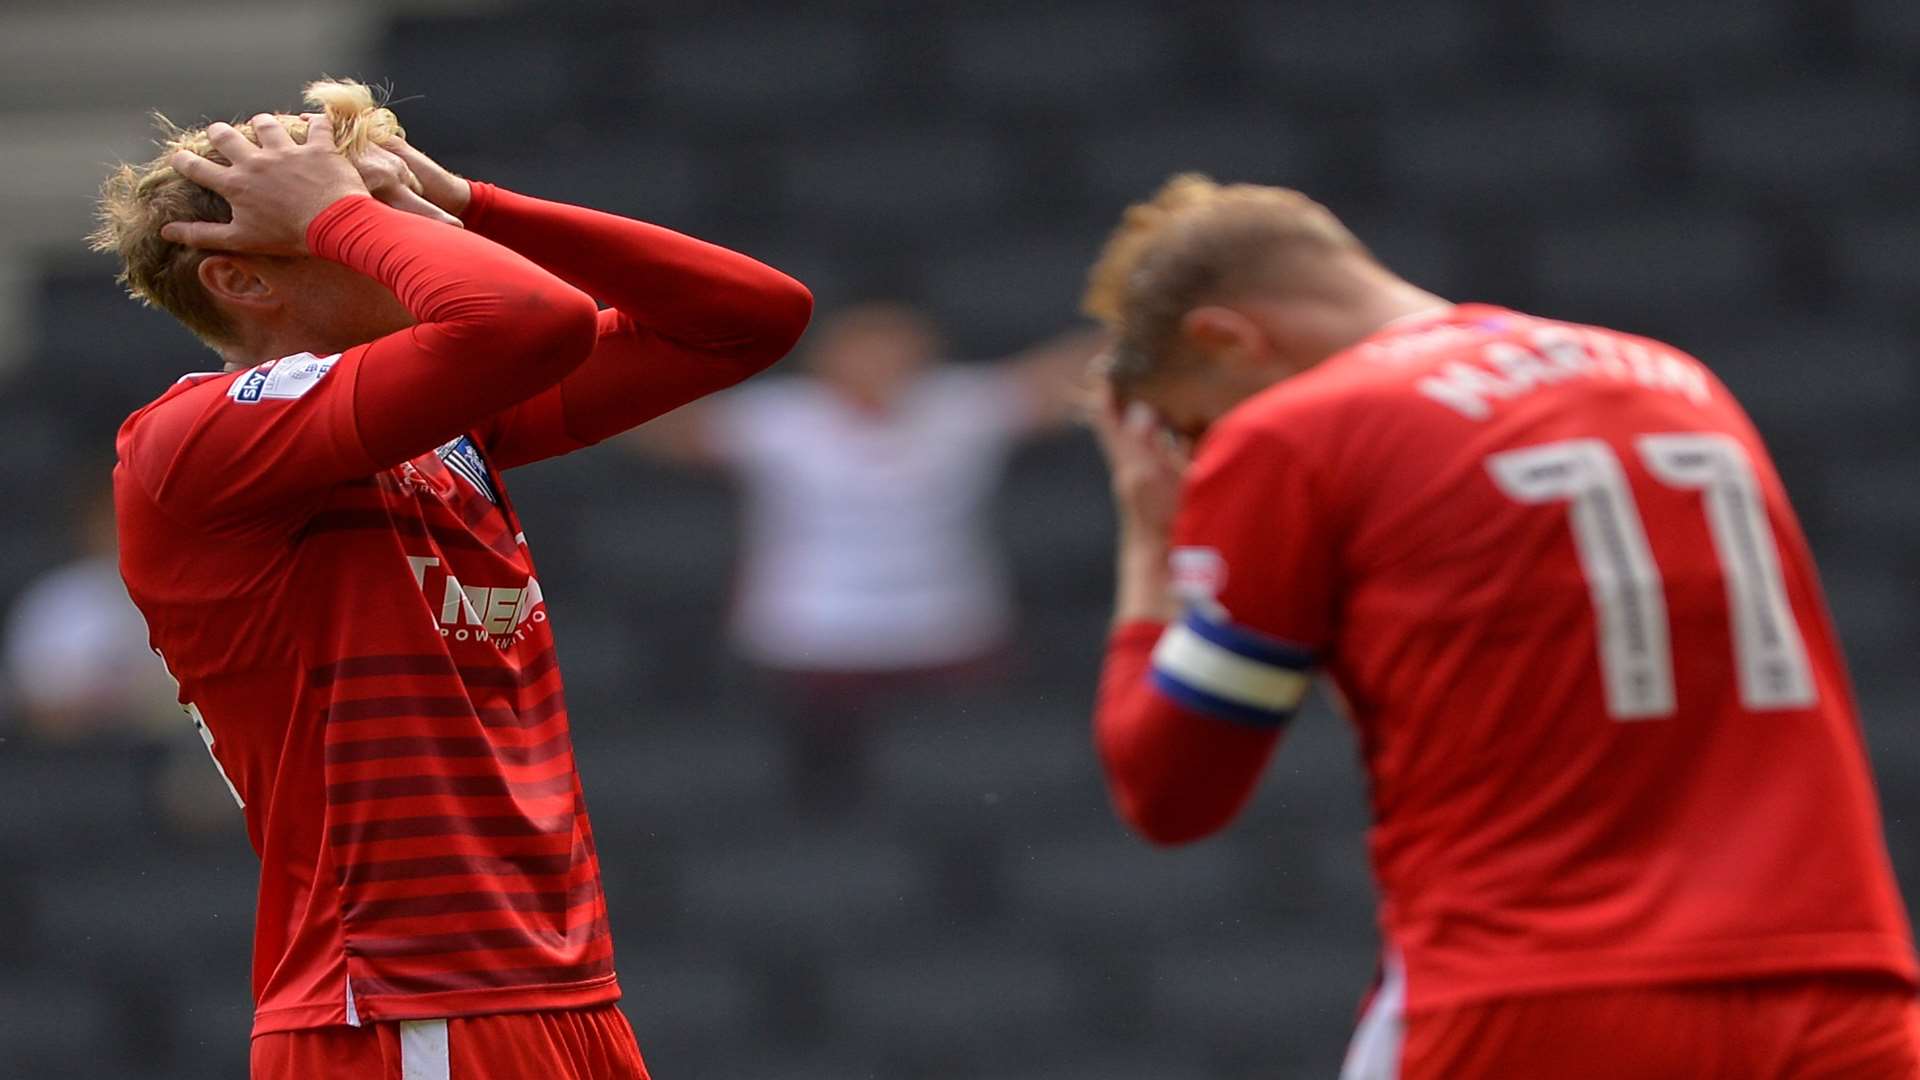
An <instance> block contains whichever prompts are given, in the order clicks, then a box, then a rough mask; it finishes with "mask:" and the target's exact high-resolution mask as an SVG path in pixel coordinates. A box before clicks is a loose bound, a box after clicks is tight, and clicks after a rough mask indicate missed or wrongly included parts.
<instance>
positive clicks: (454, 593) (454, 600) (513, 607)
mask: <svg viewBox="0 0 1920 1080" xmlns="http://www.w3.org/2000/svg"><path fill="white" fill-rule="evenodd" d="M407 565H408V566H411V567H412V568H413V580H414V584H416V585H418V586H420V591H421V592H422V593H423V594H425V595H426V597H427V598H428V599H429V600H430V601H434V602H437V603H438V604H439V605H440V611H439V623H440V636H441V637H444V638H450V639H452V640H454V641H483V640H491V641H492V642H493V643H494V644H495V645H498V646H500V647H501V648H503V649H504V648H506V647H507V646H509V645H512V644H513V643H514V642H516V641H521V640H524V639H525V638H526V636H527V626H528V624H530V623H543V622H546V621H547V610H546V606H545V602H546V596H545V594H544V593H542V592H541V591H540V581H539V579H538V578H535V577H532V576H528V578H527V580H526V582H525V583H524V584H521V585H466V584H463V583H461V581H460V579H459V578H457V577H454V576H453V575H452V574H451V573H447V572H445V571H444V570H439V569H438V568H439V567H440V560H439V559H437V558H434V557H431V556H424V555H409V556H407ZM430 569H431V570H436V571H437V572H436V573H434V574H433V575H432V576H433V577H436V578H443V579H444V581H443V582H442V583H441V584H440V588H439V589H438V590H435V589H433V588H432V587H430V586H429V585H428V583H427V582H428V577H429V575H428V573H427V572H428V570H430ZM436 592H437V593H438V595H435V593H436Z"/></svg>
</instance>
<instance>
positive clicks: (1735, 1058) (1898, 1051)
mask: <svg viewBox="0 0 1920 1080" xmlns="http://www.w3.org/2000/svg"><path fill="white" fill-rule="evenodd" d="M1548 1076H1551V1077H1553V1078H1554V1080H1620V1078H1621V1077H1633V1078H1634V1080H1701V1078H1702V1077H1715V1076H1723V1077H1742V1078H1745V1080H1920V1005H1916V1003H1915V1001H1914V997H1913V993H1912V991H1911V990H1909V989H1907V988H1906V987H1904V986H1901V985H1899V984H1897V983H1891V982H1888V981H1884V980H1883V981H1869V980H1861V979H1858V978H1855V979H1848V978H1824V979H1817V980H1796V981H1787V980H1782V981H1778V982H1748V983H1728V984H1701V985H1696V986H1667V987H1651V988H1643V989H1622V990H1587V991H1568V992H1564V993H1558V994H1548V995H1541V996H1537V997H1524V998H1512V999H1507V1000H1500V1001H1490V1002H1484V1003H1481V1004H1478V1005H1468V1006H1465V1007H1462V1008H1456V1009H1442V1010H1438V1011H1435V1012H1430V1013H1424V1014H1417V1015H1415V1016H1412V1017H1410V1018H1409V1019H1408V1021H1407V1030H1406V1041H1405V1043H1404V1044H1403V1047H1402V1052H1401V1059H1400V1080H1483V1078H1484V1080H1508V1078H1510V1077H1548Z"/></svg>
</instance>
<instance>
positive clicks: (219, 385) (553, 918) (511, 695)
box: [95, 81, 812, 1080]
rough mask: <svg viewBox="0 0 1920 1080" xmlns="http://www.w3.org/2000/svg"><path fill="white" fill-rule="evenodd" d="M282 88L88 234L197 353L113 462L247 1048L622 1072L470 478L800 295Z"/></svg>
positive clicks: (588, 860) (565, 782)
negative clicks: (203, 348)
mask: <svg viewBox="0 0 1920 1080" xmlns="http://www.w3.org/2000/svg"><path fill="white" fill-rule="evenodd" d="M308 101H309V104H310V105H312V106H313V107H315V108H316V109H319V110H321V111H320V112H319V113H317V114H313V115H306V116H291V115H274V114H266V113H262V114H259V115H257V116H255V117H254V118H253V119H252V121H251V122H250V123H248V124H246V125H244V126H240V127H236V126H234V125H230V124H220V123H216V124H212V125H209V126H208V127H207V128H206V129H204V130H191V131H175V132H173V133H172V135H171V137H170V139H169V141H168V150H169V153H166V154H163V155H162V156H161V157H160V158H159V159H157V160H155V161H153V162H149V163H147V164H144V165H139V166H134V165H125V166H122V167H120V168H119V169H118V170H116V171H115V172H114V173H113V174H112V175H111V176H110V177H109V178H108V180H107V182H106V184H105V185H104V187H103V189H102V194H101V206H100V212H101V225H100V228H99V230H98V232H97V233H96V235H95V242H96V245H97V246H98V247H100V248H102V249H104V250H110V251H113V252H115V253H116V254H118V255H119V257H120V258H121V260H122V264H123V274H122V279H123V281H124V282H125V283H126V284H127V285H128V286H129V288H130V290H131V291H132V293H133V294H134V295H135V296H136V297H138V298H140V299H143V300H145V301H147V302H149V303H152V304H154V305H155V306H158V307H161V308H164V309H165V310H166V311H168V313H170V314H172V315H174V316H175V317H176V318H178V319H179V320H180V321H181V322H182V323H183V324H185V325H186V326H187V327H188V328H189V329H190V330H192V331H194V332H195V333H196V334H197V335H198V336H200V337H201V339H202V340H203V341H205V342H206V343H207V344H208V345H210V346H211V347H212V348H213V349H214V350H215V351H216V352H218V353H219V354H220V355H221V357H222V358H223V359H224V360H225V361H226V370H225V372H222V373H207V374H199V375H189V376H186V377H184V378H182V379H180V380H179V381H177V382H176V383H175V384H174V386H173V387H172V388H171V389H169V390H168V391H166V392H165V393H164V394H162V395H161V396H160V397H159V398H158V399H157V400H155V401H154V402H153V403H152V404H150V405H147V406H146V407H144V408H142V409H140V410H139V411H137V412H136V413H134V415H133V416H131V417H129V418H128V420H127V422H126V424H125V425H124V426H123V427H122V428H121V431H120V437H119V439H118V443H117V447H118V450H119V455H120V463H119V467H118V468H117V469H116V471H115V495H116V500H117V506H118V512H119V534H120V539H121V550H122V559H121V567H122V570H123V572H124V574H125V577H126V580H127V583H128V587H129V591H130V592H131V594H132V596H133V598H134V601H135V602H136V603H137V604H138V605H139V606H140V608H141V611H142V612H143V614H145V615H146V617H147V621H148V624H149V626H150V627H151V629H152V636H153V640H154V643H155V645H156V646H157V648H158V649H159V651H160V652H161V653H162V655H163V657H164V658H165V660H166V662H167V665H168V667H169V668H170V669H171V671H172V672H173V674H174V675H175V676H176V677H178V679H179V680H180V686H181V700H182V701H185V702H191V703H192V704H191V705H189V706H188V708H189V711H190V712H191V713H192V714H193V716H194V719H195V721H196V723H198V724H199V726H200V731H201V734H202V736H203V737H204V738H205V740H206V743H207V749H208V750H209V751H210V752H211V753H212V755H213V758H214V761H215V764H216V765H217V766H218V768H219V771H220V773H221V775H222V776H223V777H224V778H225V779H226V780H227V782H228V784H229V786H230V787H231V788H232V791H233V796H234V799H235V801H237V802H238V803H240V805H241V806H242V807H243V808H244V811H245V814H246V817H247V824H248V829H249V835H250V837H251V839H252V840H253V843H254V847H255V850H256V851H257V852H258V853H259V854H260V856H261V876H260V891H259V902H258V914H257V917H256V920H255V947H254V972H255V974H254V981H253V996H254V1003H255V1017H254V1037H253V1042H252V1063H253V1074H254V1076H256V1077H259V1078H288V1080H293V1078H299V1080H327V1078H332V1077H340V1078H348V1077H352V1078H355V1080H359V1078H366V1077H383V1078H387V1080H398V1078H400V1077H401V1076H403V1075H404V1076H407V1077H413V1076H438V1077H452V1078H455V1080H459V1078H467V1080H484V1078H487V1077H498V1078H501V1080H509V1078H512V1080H522V1078H526V1077H534V1076H538V1077H551V1078H556V1080H565V1078H569V1077H571V1078H578V1080H586V1078H594V1080H601V1078H616V1077H628V1078H642V1077H645V1075H646V1068H645V1066H644V1065H643V1064H642V1062H641V1058H640V1052H639V1048H638V1047H637V1045H636V1044H635V1039H634V1035H633V1031H632V1028H631V1027H630V1026H629V1025H628V1023H627V1021H626V1018H625V1017H624V1016H623V1015H622V1014H621V1013H620V1011H619V1009H618V1007H617V1006H616V1005H615V1002H616V1001H617V1000H618V999H619V997H620V994H621V991H620V986H619V983H618V980H617V978H616V976H615V972H614V964H613V950H612V944H611V934H610V930H609V927H608V924H607V912H606V901H605V898H604V896H603V894H602V891H601V886H600V870H599V861H598V856H597V853H596V851H595V848H594V843H593V837H592V831H591V828H590V826H589V825H588V822H587V817H586V812H585V803H584V796H583V794H582V792H581V788H580V781H579V775H578V772H577V770H576V768H575V762H574V757H573V749H572V740H571V734H570V727H569V718H568V714H567V708H566V702H565V696H564V692H563V689H562V680H561V676H560V671H559V667H558V661H557V658H556V655H555V652H554V641H553V634H552V631H551V628H550V626H549V624H548V611H547V605H546V602H545V599H544V596H543V594H542V592H541V589H540V583H539V581H538V579H537V578H536V577H535V575H534V568H533V562H532V557H531V555H530V553H529V550H528V546H527V540H526V535H525V533H524V532H523V531H522V528H521V524H520V521H519V519H518V516H517V515H516V513H515V512H514V509H513V506H512V504H511V502H510V501H509V500H508V498H507V495H506V491H505V487H504V482H503V480H502V475H501V474H502V472H503V471H504V470H506V469H509V468H512V467H514V466H517V465H522V464H527V463H530V462H535V461H540V460H544V459H547V458H551V457H556V456H558V455H562V454H566V453H570V452H572V451H574V450H578V449H581V448H583V447H585V446H589V445H591V444H593V443H595V442H598V441H600V440H602V439H605V438H608V437H610V436H612V435H615V434H618V433H619V432H622V431H625V430H626V429H628V428H630V427H633V426H634V425H636V424H639V423H642V422H644V421H645V420H647V419H649V418H651V417H653V416H655V415H658V414H660V413H662V412H665V411H667V410H670V409H672V408H675V407H677V406H679V405H681V404H683V403H685V402H686V401H688V400H691V399H693V398H696V397H699V396H700V395H702V394H705V393H708V392H711V391H713V390H717V389H719V388H721V387H724V386H727V385H730V384H732V383H736V382H738V381H740V380H741V379H744V378H746V377H747V376H749V375H752V374H754V373H755V372H757V371H759V370H761V369H762V368H764V367H766V366H767V365H769V364H771V363H772V362H773V361H775V360H776V359H778V358H779V357H780V356H781V355H783V354H784V353H785V352H786V351H787V349H789V348H790V347H791V346H792V344H793V342H794V341H795V340H797V339H798V337H799V335H800V333H801V331H802V329H803V328H804V327H805V325H806V321H807V318H808V315H809V314H810V312H811V308H812V297H811V296H810V295H809V294H808V292H807V290H806V289H805V288H804V287H802V286H801V285H800V284H799V283H797V282H795V281H793V280H792V279H791V278H788V277H787V276H785V275H783V274H781V273H779V272H778V271H775V270H773V269H771V268H769V267H767V266H764V265H762V264H760V263H758V262H755V261H754V260H752V259H749V258H747V257H745V256H743V255H739V254H736V253H734V252H731V251H727V250H725V249H723V248H718V247H715V246H713V245H710V244H706V243H703V242H701V241H698V240H695V239H693V238H691V237H687V236H683V235H680V234H678V233H674V232H671V231H668V230H666V229H662V228H658V227H656V226H652V225H647V224H644V223H641V222H637V221H633V220H629V219H626V218H621V217H616V216H614V215H611V214H604V213H600V212H598V211H593V210H587V209H583V208H580V207H575V206H568V205H564V204H559V203H553V202H547V201H543V200H539V199H534V198H530V197H527V196H523V195H518V194H515V193H513V192H510V191H506V190H504V189H502V188H499V187H496V186H493V185H490V184H485V183H481V182H469V181H467V180H464V179H462V178H460V177H457V176H455V175H454V174H452V173H450V172H448V171H447V170H446V169H444V168H442V167H441V166H439V165H438V164H437V163H436V162H434V161H433V160H432V159H430V158H428V157H426V156H425V155H424V154H422V153H420V152H419V151H417V150H415V149H414V148H413V147H411V146H410V145H408V144H407V143H406V142H405V140H404V137H403V135H404V133H403V132H402V131H401V130H400V128H399V125H398V121H397V119H396V118H395V117H394V115H393V114H392V112H391V111H389V110H387V109H384V108H381V107H379V106H378V105H377V103H376V102H375V100H374V97H373V95H372V93H371V92H370V90H369V89H368V88H367V87H365V86H362V85H360V84H358V83H351V82H344V81H328V82H322V83H316V84H313V85H312V86H310V87H309V88H308ZM583 290H586V291H583ZM589 292H591V293H592V294H595V295H598V296H600V297H603V298H605V299H606V300H607V301H609V302H610V303H611V307H610V308H609V309H607V310H604V311H600V310H597V307H596V304H595V302H594V299H593V298H592V296H590V295H589ZM455 1063H457V1064H455Z"/></svg>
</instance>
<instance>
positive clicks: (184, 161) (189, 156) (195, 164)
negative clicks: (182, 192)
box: [167, 150, 227, 195]
mask: <svg viewBox="0 0 1920 1080" xmlns="http://www.w3.org/2000/svg"><path fill="white" fill-rule="evenodd" d="M167 164H169V165H172V166H173V171H174V172H177V173H179V174H180V175H181V176H184V177H186V178H187V179H189V180H191V181H193V182H194V183H196V184H199V185H200V186H201V187H203V188H206V189H207V190H208V191H216V192H219V193H220V194H222V195H224V194H226V193H227V167H226V166H225V165H220V164H217V163H215V162H212V161H208V160H207V159H206V158H203V157H201V156H200V155H199V154H196V153H194V152H193V151H191V150H177V151H175V152H174V155H173V157H171V158H168V159H167Z"/></svg>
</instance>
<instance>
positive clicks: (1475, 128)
mask: <svg viewBox="0 0 1920 1080" xmlns="http://www.w3.org/2000/svg"><path fill="white" fill-rule="evenodd" d="M1416 100H1417V104H1409V105H1406V106H1400V105H1395V106H1394V107H1392V108H1389V109H1388V110H1387V113H1386V116H1387V120H1386V125H1385V128H1384V160H1385V171H1386V175H1387V177H1388V180H1389V182H1390V183H1391V184H1392V185H1393V189H1394V192H1395V193H1396V195H1397V196H1398V197H1399V198H1402V199H1414V198H1418V199H1420V200H1421V201H1423V202H1429V203H1432V202H1439V203H1443V204H1448V205H1458V206H1467V207H1475V208H1485V207H1500V208H1502V209H1505V210H1511V209H1512V208H1513V207H1515V206H1528V205H1534V204H1539V203H1544V202H1561V201H1577V202H1578V204H1579V205H1581V206H1583V207H1591V206H1593V205H1594V204H1595V203H1601V204H1605V203H1609V202H1614V201H1616V200H1617V199H1618V198H1619V197H1620V195H1621V194H1623V189H1624V188H1626V187H1627V186H1628V185H1629V184H1630V180H1629V179H1628V178H1629V176H1630V175H1631V174H1630V172H1629V169H1630V166H1631V165H1632V152H1633V137H1634V132H1633V128H1632V119H1631V118H1630V117H1629V116H1627V115H1624V114H1622V113H1621V112H1620V111H1619V110H1618V109H1615V108H1613V107H1612V106H1611V105H1609V103H1608V102H1606V101H1605V100H1604V99H1601V98H1599V97H1595V96H1592V95H1586V94H1549V93H1537V94H1529V95H1528V96H1527V97H1526V99H1524V100H1522V101H1515V100H1513V99H1512V98H1511V97H1504V98H1494V97H1478V98H1466V99H1457V98H1452V97H1448V96H1444V95H1438V94H1428V95H1422V96H1421V97H1420V98H1419V99H1416Z"/></svg>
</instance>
